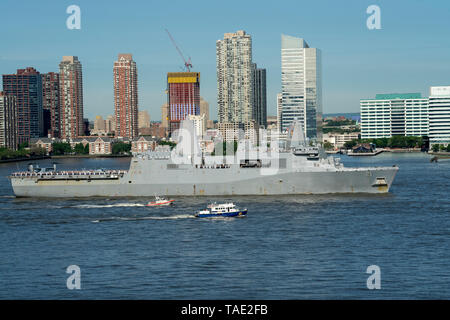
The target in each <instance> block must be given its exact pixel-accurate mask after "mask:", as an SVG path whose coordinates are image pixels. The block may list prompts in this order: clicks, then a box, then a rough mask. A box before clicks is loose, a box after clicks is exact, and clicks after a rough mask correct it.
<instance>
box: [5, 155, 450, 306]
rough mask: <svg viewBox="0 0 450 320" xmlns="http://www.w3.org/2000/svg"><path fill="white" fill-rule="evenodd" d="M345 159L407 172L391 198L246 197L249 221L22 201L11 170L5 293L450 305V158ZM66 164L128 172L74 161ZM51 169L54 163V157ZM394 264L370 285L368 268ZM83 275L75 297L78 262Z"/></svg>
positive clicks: (123, 204)
mask: <svg viewBox="0 0 450 320" xmlns="http://www.w3.org/2000/svg"><path fill="white" fill-rule="evenodd" d="M429 159H430V157H429V156H428V155H425V154H381V155H379V156H377V157H368V158H350V157H347V156H342V160H343V162H344V163H345V164H346V165H358V166H368V165H389V166H390V165H392V164H397V165H399V166H400V170H399V172H398V175H397V177H396V179H395V181H394V185H393V187H392V189H391V191H392V193H390V194H387V195H339V196H338V195H322V196H312V195H311V196H309V195H308V196H285V197H273V196H260V197H236V198H233V200H234V201H235V202H237V203H238V204H239V205H241V206H245V207H248V209H249V213H248V216H247V217H245V218H227V219H196V218H193V217H192V214H193V213H194V212H195V211H196V210H199V209H201V208H203V207H204V206H205V204H206V203H207V202H208V201H212V200H219V201H220V200H223V199H224V198H215V197H209V198H201V197H197V198H189V197H185V198H176V205H175V206H174V207H171V208H148V207H145V206H144V204H145V203H146V201H148V200H149V199H143V198H130V199H127V198H125V199H106V198H97V199H55V200H48V199H46V200H45V201H42V200H39V199H15V198H14V197H13V194H12V189H11V186H10V183H9V181H8V180H7V179H6V176H7V175H8V174H9V173H10V172H11V171H14V170H16V169H17V167H20V168H24V167H25V166H26V163H19V164H0V298H1V299H17V298H20V299H41V298H46V299H74V298H75V299H391V298H398V299H449V298H450V275H449V274H450V271H449V270H450V252H449V248H450V219H449V218H450V216H449V215H450V200H449V196H448V194H449V190H450V188H449V186H450V184H449V177H450V171H449V169H450V161H440V162H438V163H430V162H429ZM58 162H59V167H60V168H102V167H103V168H120V169H126V168H127V167H128V162H129V160H128V159H78V160H74V159H64V160H58ZM40 163H41V166H42V165H44V164H47V165H48V164H50V163H51V160H42V161H40ZM373 264H375V265H378V266H379V267H380V268H381V290H368V289H367V286H366V280H367V278H368V277H369V274H366V268H367V267H368V266H369V265H373ZM69 265H78V266H79V267H80V268H81V290H68V289H67V287H66V280H67V278H68V277H69V274H67V273H66V268H67V267H68V266H69Z"/></svg>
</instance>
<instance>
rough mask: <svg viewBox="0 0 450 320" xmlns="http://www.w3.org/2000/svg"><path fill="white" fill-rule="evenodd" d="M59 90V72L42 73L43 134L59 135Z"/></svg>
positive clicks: (56, 136) (53, 136)
mask: <svg viewBox="0 0 450 320" xmlns="http://www.w3.org/2000/svg"><path fill="white" fill-rule="evenodd" d="M59 92H60V90H59V74H58V73H56V72H49V73H44V74H42V109H43V118H44V136H49V137H51V138H59V137H60V121H61V120H60V116H59V113H60V110H59V109H60V106H59V104H60V97H59V95H60V93H59Z"/></svg>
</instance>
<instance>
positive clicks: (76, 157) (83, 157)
mask: <svg viewBox="0 0 450 320" xmlns="http://www.w3.org/2000/svg"><path fill="white" fill-rule="evenodd" d="M131 157H132V156H131V155H110V154H105V155H101V154H96V155H89V154H81V155H75V154H73V155H60V156H41V157H29V158H14V159H4V160H0V163H11V162H23V161H35V160H45V159H89V158H92V159H95V158H131Z"/></svg>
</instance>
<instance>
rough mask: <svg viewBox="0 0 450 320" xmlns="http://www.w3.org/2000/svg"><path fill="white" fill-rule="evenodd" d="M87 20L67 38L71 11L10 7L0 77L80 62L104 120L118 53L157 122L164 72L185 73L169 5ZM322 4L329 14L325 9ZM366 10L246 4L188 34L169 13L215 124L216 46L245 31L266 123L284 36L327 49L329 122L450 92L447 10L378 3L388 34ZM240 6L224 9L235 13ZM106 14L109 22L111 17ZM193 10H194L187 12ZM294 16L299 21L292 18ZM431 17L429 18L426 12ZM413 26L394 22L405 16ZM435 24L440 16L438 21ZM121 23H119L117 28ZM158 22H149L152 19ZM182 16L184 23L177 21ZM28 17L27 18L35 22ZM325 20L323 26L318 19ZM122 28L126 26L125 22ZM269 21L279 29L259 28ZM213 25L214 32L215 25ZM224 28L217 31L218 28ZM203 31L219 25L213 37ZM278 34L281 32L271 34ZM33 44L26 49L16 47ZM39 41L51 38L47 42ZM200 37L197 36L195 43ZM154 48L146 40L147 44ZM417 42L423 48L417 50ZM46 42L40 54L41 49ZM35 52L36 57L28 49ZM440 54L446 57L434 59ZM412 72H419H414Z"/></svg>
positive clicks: (95, 110)
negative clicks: (261, 76)
mask: <svg viewBox="0 0 450 320" xmlns="http://www.w3.org/2000/svg"><path fill="white" fill-rule="evenodd" d="M77 4H78V5H79V6H80V8H81V12H82V24H81V30H68V29H67V28H66V26H65V20H66V18H67V17H68V15H67V14H66V13H65V9H66V7H67V6H68V4H67V3H61V4H58V5H52V6H50V5H47V4H39V5H38V4H35V3H30V4H29V5H28V9H27V10H23V7H21V6H19V5H18V4H15V3H13V2H11V1H6V3H5V13H6V14H5V19H3V20H2V22H0V23H1V24H2V25H4V26H6V27H7V29H8V30H10V29H11V28H9V27H8V26H11V25H12V26H14V25H15V23H16V24H17V22H15V20H14V19H15V18H14V17H16V16H17V15H18V13H19V12H20V15H21V16H23V21H22V24H23V25H22V26H21V28H17V29H14V28H13V30H11V31H10V32H8V33H7V34H6V39H5V41H6V42H5V43H9V45H8V46H7V47H5V48H2V53H1V55H0V69H1V70H2V73H3V74H11V73H14V72H15V70H16V69H18V68H26V67H28V66H32V67H34V68H36V69H37V70H38V71H39V72H41V73H47V72H52V71H53V72H56V71H57V63H58V62H57V61H58V59H59V58H60V57H61V56H63V55H77V56H78V57H79V58H80V60H81V61H83V66H84V68H83V69H84V70H83V71H84V74H83V76H84V81H85V99H84V100H85V113H86V114H85V115H86V116H87V117H88V118H89V119H93V118H94V117H95V116H96V115H98V114H102V115H103V116H106V115H108V114H110V113H111V111H110V110H112V108H113V97H112V96H111V94H110V92H111V90H112V83H111V78H112V75H111V69H110V65H111V61H114V59H115V57H116V52H132V53H133V54H134V56H135V59H136V61H139V65H140V71H139V75H140V84H139V85H140V87H142V89H141V92H140V105H139V107H141V108H142V110H148V111H149V112H150V115H151V117H152V118H153V119H157V118H159V117H160V106H161V104H163V103H164V101H165V98H166V97H165V94H164V90H165V77H164V75H165V74H166V73H167V72H173V71H179V70H180V67H181V66H182V61H181V59H180V57H179V56H178V54H177V52H176V50H175V49H174V48H173V45H172V43H171V42H170V39H169V38H168V37H167V34H166V33H165V32H164V26H165V25H166V24H167V22H166V19H167V17H168V16H169V13H167V12H168V11H169V10H167V6H168V4H159V3H158V4H156V5H154V8H152V10H150V5H149V4H146V3H144V2H134V3H133V5H134V6H133V8H134V9H135V10H132V11H133V14H130V15H129V14H124V13H123V12H121V11H120V10H119V9H118V8H115V7H113V6H111V7H107V8H105V7H103V5H101V4H97V3H95V4H94V3H89V2H87V1H79V2H78V3H77ZM324 4H325V5H324ZM369 4H371V3H369V2H367V3H366V2H360V1H359V2H356V1H349V2H348V3H347V4H346V6H345V8H344V7H342V8H341V6H339V5H338V4H335V3H333V2H330V1H322V2H320V3H317V4H312V3H308V4H299V3H296V2H284V3H282V4H280V3H277V4H270V3H267V4H264V6H262V7H261V8H259V10H258V15H255V16H251V15H249V13H250V12H252V9H254V8H252V5H251V4H249V3H242V4H240V7H241V8H242V10H240V11H239V12H236V14H235V15H232V16H231V18H230V19H227V21H224V22H221V21H218V22H217V16H218V13H216V12H215V10H216V9H217V7H216V6H217V5H216V4H211V3H202V4H200V3H197V4H194V5H193V6H192V7H193V8H192V10H193V11H195V10H194V9H195V8H198V7H201V8H202V10H201V13H203V16H204V19H203V20H202V19H200V20H201V21H198V22H194V23H193V24H191V25H190V26H189V28H185V26H184V25H183V24H182V23H181V21H182V19H181V17H182V15H184V14H185V12H184V11H183V10H180V9H174V10H171V11H170V15H171V16H173V19H171V20H170V21H171V23H170V24H168V25H167V28H169V30H170V31H171V32H172V33H173V35H174V36H175V38H176V39H177V42H178V44H179V45H180V47H181V49H182V50H183V52H185V53H186V56H190V57H192V63H193V65H194V67H193V70H192V71H195V72H201V73H202V79H203V81H202V92H203V93H202V95H203V96H204V98H205V100H207V101H208V102H209V103H210V106H211V118H212V119H217V101H216V95H217V92H216V91H217V89H216V81H215V78H216V72H215V45H214V44H215V41H216V40H218V39H220V38H221V37H222V35H223V33H224V32H228V31H229V30H240V29H243V30H246V31H247V32H248V33H249V34H251V35H252V37H253V60H254V61H257V62H258V65H261V66H263V67H264V68H266V69H267V74H268V78H267V107H268V115H275V114H276V94H277V93H278V92H279V91H280V87H281V79H280V78H281V70H280V67H281V61H280V60H281V59H280V53H279V48H280V35H281V34H282V33H285V34H289V35H293V36H296V37H302V38H305V39H308V40H309V42H311V43H314V46H315V47H317V48H321V49H322V52H323V91H324V94H323V95H324V98H323V99H324V103H323V106H324V107H323V111H324V113H333V112H357V111H358V110H359V99H360V98H361V97H364V96H370V95H372V94H373V93H374V92H410V91H413V92H421V93H422V94H423V95H425V94H426V93H427V90H428V87H429V86H431V85H440V84H446V83H448V80H447V76H446V75H447V74H448V73H449V67H448V66H447V65H445V64H444V61H445V59H446V57H448V56H449V54H450V46H449V45H448V44H446V43H443V42H442V41H441V39H442V36H444V34H445V30H446V27H447V26H448V25H449V23H450V22H448V21H447V19H444V18H443V17H444V16H443V15H444V12H445V10H438V9H437V8H438V7H441V8H443V9H445V8H448V7H449V4H448V3H447V2H443V1H441V2H440V4H439V6H437V5H435V3H433V4H428V3H418V2H415V4H414V5H409V4H410V2H403V1H400V2H396V3H389V2H386V1H378V2H377V4H378V5H379V6H380V8H381V12H382V29H381V30H368V29H367V27H366V19H367V17H368V15H367V14H366V12H365V10H366V8H367V6H368V5H369ZM286 6H290V7H292V8H293V9H295V8H300V7H302V9H304V11H305V12H309V13H314V14H315V15H317V17H316V18H314V19H313V17H314V15H313V14H311V17H308V15H306V16H305V17H303V18H302V19H296V18H295V17H296V16H297V15H296V14H295V12H296V11H298V10H288V11H283V10H282V7H286ZM232 7H233V6H230V8H227V9H225V11H226V12H221V14H222V13H223V14H226V13H230V12H229V11H230V10H231V8H232ZM105 10H107V12H108V14H104V11H105ZM190 10H191V9H190ZM291 11H292V12H291ZM425 11H428V12H433V15H427V16H423V15H422V14H421V13H422V12H425ZM36 12H38V13H39V14H40V15H41V18H42V19H45V20H46V21H47V24H46V25H43V26H40V27H39V28H35V26H34V20H33V19H31V18H30V17H31V16H30V15H32V14H35V13H36ZM400 14H401V15H402V16H408V17H410V19H402V21H401V23H399V22H398V21H397V20H398V19H397V18H398V15H400ZM431 16H433V17H431ZM119 17H122V18H120V19H119ZM149 17H150V18H151V19H148V18H149ZM178 17H180V21H177V19H178ZM28 18H30V19H28ZM319 18H320V19H319ZM121 19H122V20H121ZM264 19H272V20H273V21H274V22H276V23H275V24H270V26H269V25H265V24H264V23H262V22H261V21H263V20H264ZM115 20H119V21H123V23H126V22H127V23H130V24H129V25H127V29H129V28H133V27H135V28H136V32H135V33H132V34H129V35H127V37H126V39H125V38H124V39H122V41H121V42H120V43H116V42H115V41H114V37H117V36H120V35H123V32H124V30H122V29H121V27H120V25H121V24H120V23H119V24H118V25H115V24H114V23H113V22H112V21H115ZM212 21H214V23H210V22H212ZM216 22H217V23H216ZM205 24H211V25H213V26H211V27H208V28H206V27H205ZM274 25H276V26H275V27H274ZM24 34H26V35H27V39H29V41H26V42H19V41H18V39H21V38H23V36H24ZM42 34H46V37H45V38H43V36H42ZM193 35H195V36H193ZM144 37H145V39H148V40H149V41H145V42H143V41H141V40H142V39H143V38H144ZM418 39H420V43H419V42H418V41H417V40H418ZM38 43H39V45H38ZM31 49H33V50H31ZM437 49H439V50H437ZM410 65H414V66H415V67H414V68H410V67H409V66H410Z"/></svg>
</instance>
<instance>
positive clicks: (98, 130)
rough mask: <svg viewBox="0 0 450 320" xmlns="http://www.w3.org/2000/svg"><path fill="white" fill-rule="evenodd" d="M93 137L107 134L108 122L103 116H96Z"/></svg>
mask: <svg viewBox="0 0 450 320" xmlns="http://www.w3.org/2000/svg"><path fill="white" fill-rule="evenodd" d="M92 134H93V135H105V134H106V121H105V120H104V119H103V117H102V116H96V117H95V120H94V129H93V130H92Z"/></svg>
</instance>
